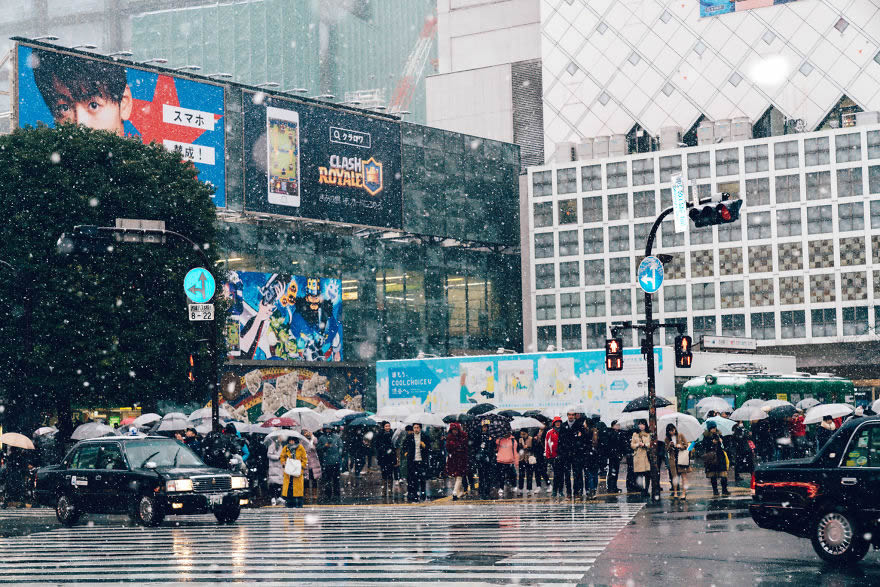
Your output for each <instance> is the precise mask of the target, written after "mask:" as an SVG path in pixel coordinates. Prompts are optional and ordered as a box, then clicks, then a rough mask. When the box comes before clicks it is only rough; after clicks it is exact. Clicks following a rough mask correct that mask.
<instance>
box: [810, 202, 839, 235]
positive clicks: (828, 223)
mask: <svg viewBox="0 0 880 587" xmlns="http://www.w3.org/2000/svg"><path fill="white" fill-rule="evenodd" d="M833 218H834V217H833V216H832V214H831V206H811V207H809V208H807V234H826V233H829V232H831V231H833V230H834V222H833Z"/></svg>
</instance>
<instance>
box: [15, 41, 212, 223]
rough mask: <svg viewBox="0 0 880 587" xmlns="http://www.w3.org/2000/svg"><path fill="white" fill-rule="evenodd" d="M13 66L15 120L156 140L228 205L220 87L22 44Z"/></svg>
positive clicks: (21, 122) (25, 123) (31, 123)
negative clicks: (73, 125)
mask: <svg viewBox="0 0 880 587" xmlns="http://www.w3.org/2000/svg"><path fill="white" fill-rule="evenodd" d="M17 65H18V83H17V88H18V89H17V92H18V96H17V107H18V120H17V124H18V126H19V127H26V126H36V125H37V124H40V123H43V124H46V125H48V126H50V127H51V126H54V125H55V124H56V123H62V122H75V123H78V124H83V125H85V126H89V127H92V128H98V129H103V130H109V131H112V132H115V133H117V134H119V135H120V136H129V137H137V138H139V139H140V140H141V141H143V142H144V143H150V142H156V143H160V144H162V145H164V147H165V148H166V149H168V150H169V151H176V152H178V153H180V157H181V159H185V160H188V161H192V163H193V165H195V167H196V168H197V169H198V171H199V178H200V179H201V180H202V181H204V182H206V183H209V184H211V185H212V186H213V187H214V195H213V196H212V200H213V201H214V204H215V205H217V206H218V207H225V206H226V156H225V151H224V145H225V134H224V126H225V125H224V120H223V107H224V102H223V88H222V87H221V86H215V85H211V84H206V83H201V82H196V81H191V80H187V79H183V78H180V77H176V76H171V75H166V74H160V73H156V72H152V71H143V70H140V69H134V68H130V67H124V66H122V65H119V64H117V63H114V62H112V61H103V60H98V59H90V58H85V57H80V56H77V55H71V54H68V53H60V52H58V51H53V50H50V49H40V48H35V47H28V46H25V45H19V46H18V56H17Z"/></svg>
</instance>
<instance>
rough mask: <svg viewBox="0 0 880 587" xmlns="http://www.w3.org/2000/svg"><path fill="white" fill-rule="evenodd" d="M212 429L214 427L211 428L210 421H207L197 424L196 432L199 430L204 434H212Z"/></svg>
mask: <svg viewBox="0 0 880 587" xmlns="http://www.w3.org/2000/svg"><path fill="white" fill-rule="evenodd" d="M211 430H212V428H211V423H210V422H205V423H203V424H199V425H198V426H196V432H198V433H199V434H202V435H204V434H210V432H211Z"/></svg>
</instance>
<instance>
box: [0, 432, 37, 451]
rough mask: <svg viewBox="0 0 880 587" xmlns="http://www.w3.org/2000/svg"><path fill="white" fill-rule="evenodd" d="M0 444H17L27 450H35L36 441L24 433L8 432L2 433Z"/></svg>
mask: <svg viewBox="0 0 880 587" xmlns="http://www.w3.org/2000/svg"><path fill="white" fill-rule="evenodd" d="M0 444H8V445H9V446H17V447H18V448H24V449H27V450H34V443H33V442H31V439H30V438H28V437H27V436H25V435H24V434H19V433H18V432H6V433H4V434H0Z"/></svg>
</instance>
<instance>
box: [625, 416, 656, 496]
mask: <svg viewBox="0 0 880 587" xmlns="http://www.w3.org/2000/svg"><path fill="white" fill-rule="evenodd" d="M647 427H648V426H647V424H646V423H645V421H644V420H639V421H638V430H637V431H636V432H635V433H633V435H632V439H631V440H630V447H631V448H632V450H633V472H634V473H635V474H636V478H637V480H636V483H637V484H638V485H639V487H640V488H641V490H642V495H643V496H646V497H647V495H648V479H649V477H650V473H651V460H650V458H649V457H648V451H649V450H650V449H651V435H650V434H648V431H647Z"/></svg>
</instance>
